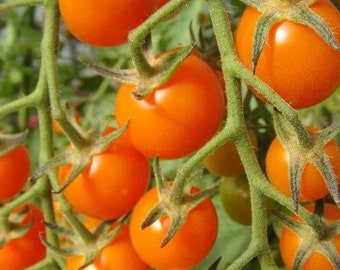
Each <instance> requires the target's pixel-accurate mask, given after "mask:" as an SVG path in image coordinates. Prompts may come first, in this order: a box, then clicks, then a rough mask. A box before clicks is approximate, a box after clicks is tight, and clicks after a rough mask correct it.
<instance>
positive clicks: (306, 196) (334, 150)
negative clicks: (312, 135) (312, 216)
mask: <svg viewBox="0 0 340 270" xmlns="http://www.w3.org/2000/svg"><path fill="white" fill-rule="evenodd" d="M312 130H314V131H315V132H316V129H314V128H312ZM324 150H325V152H326V153H327V155H328V157H329V160H330V162H331V164H332V167H333V169H334V171H335V174H336V175H338V176H339V175H340V150H339V147H338V145H337V143H336V141H335V140H331V141H329V142H328V143H327V144H326V145H325V146H324ZM288 164H289V154H288V152H287V149H286V148H285V147H284V146H283V145H282V143H281V142H280V140H279V139H278V137H275V138H274V140H273V141H272V143H271V144H270V146H269V149H268V151H267V156H266V172H267V175H268V178H269V180H270V181H271V183H272V184H273V185H274V186H275V187H276V188H278V189H279V190H280V191H281V192H283V193H284V194H285V195H286V196H288V197H291V188H290V183H289V176H288V171H289V169H288ZM338 179H339V177H338ZM328 193H329V191H328V188H327V186H326V183H325V180H324V178H323V177H322V176H321V174H320V172H319V171H318V169H317V168H316V167H315V166H314V165H312V164H310V163H307V165H306V166H305V168H304V170H303V173H302V177H301V188H300V196H299V197H300V201H302V202H306V201H314V200H318V199H321V198H323V197H325V196H326V195H327V194H328Z"/></svg>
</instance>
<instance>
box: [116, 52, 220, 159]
mask: <svg viewBox="0 0 340 270" xmlns="http://www.w3.org/2000/svg"><path fill="white" fill-rule="evenodd" d="M134 88H135V86H134V85H128V84H122V86H121V87H120V89H119V90H118V93H117V97H116V117H117V122H118V124H119V125H123V124H125V123H126V121H127V120H130V122H129V127H128V129H127V132H128V133H129V136H130V138H131V141H132V143H133V145H134V146H135V147H136V149H138V150H139V151H141V152H142V153H143V154H144V155H146V156H148V157H155V156H157V155H158V156H159V157H160V158H162V159H174V158H180V157H183V156H186V155H188V154H190V153H192V152H194V151H196V150H197V149H199V148H200V147H202V146H203V145H204V144H205V143H206V142H207V141H208V140H209V139H210V138H211V137H212V136H213V135H214V133H215V132H216V130H217V129H218V127H219V126H220V124H221V122H222V119H223V114H224V97H223V90H222V87H221V84H220V82H219V80H218V79H217V76H216V74H215V72H214V71H213V70H212V68H211V67H210V66H208V65H207V64H206V63H205V62H204V61H203V60H201V59H200V58H199V57H197V56H195V55H193V54H191V55H190V56H188V57H187V58H186V59H185V60H184V62H183V63H182V64H181V65H180V67H179V68H178V70H177V71H176V72H175V74H174V75H173V76H172V77H171V78H170V80H169V81H167V82H166V83H165V84H163V85H162V86H160V87H159V88H156V89H154V91H153V92H152V93H151V94H150V95H149V96H147V97H146V98H145V99H142V100H137V99H135V98H134V97H133V96H132V95H131V92H132V91H133V90H134Z"/></svg>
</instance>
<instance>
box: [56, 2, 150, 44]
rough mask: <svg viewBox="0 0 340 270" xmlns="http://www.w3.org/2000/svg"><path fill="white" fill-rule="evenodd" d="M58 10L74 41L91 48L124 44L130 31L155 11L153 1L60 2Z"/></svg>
mask: <svg viewBox="0 0 340 270" xmlns="http://www.w3.org/2000/svg"><path fill="white" fill-rule="evenodd" d="M59 9H60V13H61V17H62V19H63V20H64V22H65V24H66V26H67V27H68V29H69V31H70V32H71V33H72V34H73V35H74V36H75V37H76V38H78V39H79V40H81V41H83V42H86V43H88V44H90V45H93V46H98V47H110V46H116V45H120V44H123V43H125V42H127V37H128V33H129V31H131V30H132V29H134V28H136V27H137V26H138V25H140V24H141V23H142V22H143V21H144V20H145V19H147V17H148V16H149V15H151V14H152V12H153V11H154V1H152V0H146V1H140V0H101V1H97V2H96V1H93V0H82V1H78V0H59Z"/></svg>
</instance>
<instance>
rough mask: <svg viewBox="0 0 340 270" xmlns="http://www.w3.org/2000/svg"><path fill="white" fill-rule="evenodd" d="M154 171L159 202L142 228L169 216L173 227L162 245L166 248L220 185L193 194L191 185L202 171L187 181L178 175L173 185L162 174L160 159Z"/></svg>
mask: <svg viewBox="0 0 340 270" xmlns="http://www.w3.org/2000/svg"><path fill="white" fill-rule="evenodd" d="M153 169H154V175H155V180H156V186H157V191H158V197H159V202H158V204H157V205H156V206H155V207H154V208H153V209H152V210H151V211H150V213H149V214H148V216H147V217H146V219H145V220H144V222H143V224H142V226H141V228H142V229H144V228H146V227H148V226H150V225H151V224H152V223H154V222H155V221H156V220H157V219H159V218H160V217H162V216H164V215H167V216H169V217H170V220H171V225H170V228H169V231H168V233H167V235H166V236H165V238H164V239H163V241H162V243H161V247H164V246H166V244H167V243H168V242H169V241H170V240H171V239H172V238H173V237H174V236H175V234H176V233H177V232H178V230H179V229H180V228H181V227H182V225H183V224H184V223H185V221H186V218H187V215H188V213H189V212H190V210H191V209H193V208H195V207H196V206H197V205H199V204H200V203H201V202H202V201H204V200H205V199H206V198H208V197H210V196H211V195H213V194H214V193H215V192H217V191H218V188H219V183H218V184H217V185H213V186H212V187H210V188H207V189H204V190H202V191H200V192H198V193H194V194H191V193H190V189H191V187H192V185H191V184H192V183H193V182H194V181H195V180H197V179H198V178H199V177H200V176H201V173H202V172H201V170H196V171H194V172H193V173H192V174H191V175H190V176H189V177H188V178H186V179H185V178H182V176H181V175H180V174H178V175H177V177H176V178H175V180H174V181H173V182H172V184H170V183H169V181H168V180H167V179H166V178H165V177H164V175H163V174H162V172H161V168H160V166H159V159H158V158H155V160H154V165H153Z"/></svg>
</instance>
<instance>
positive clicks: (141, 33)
mask: <svg viewBox="0 0 340 270" xmlns="http://www.w3.org/2000/svg"><path fill="white" fill-rule="evenodd" d="M189 1H190V0H173V1H170V2H169V3H167V4H165V5H164V6H163V7H162V8H161V9H159V10H157V11H156V12H155V13H153V14H152V15H151V16H150V17H149V18H148V20H146V21H145V22H144V23H143V24H142V25H140V26H139V27H137V28H136V29H134V30H132V31H131V32H130V33H129V45H130V53H131V58H132V61H133V63H134V66H135V68H136V69H137V72H138V75H139V76H141V77H142V78H150V77H152V76H153V75H155V70H154V69H153V68H152V67H151V66H150V63H149V62H148V61H147V59H146V57H145V55H144V52H143V47H144V46H143V45H144V43H145V41H146V39H147V38H146V37H147V36H148V35H149V34H150V33H151V31H152V30H153V29H154V28H155V27H156V26H157V25H158V24H159V22H162V21H164V20H166V19H167V18H169V16H171V15H172V14H173V13H175V12H176V11H177V10H179V9H180V8H181V7H182V6H184V5H185V4H186V3H188V2H189Z"/></svg>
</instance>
